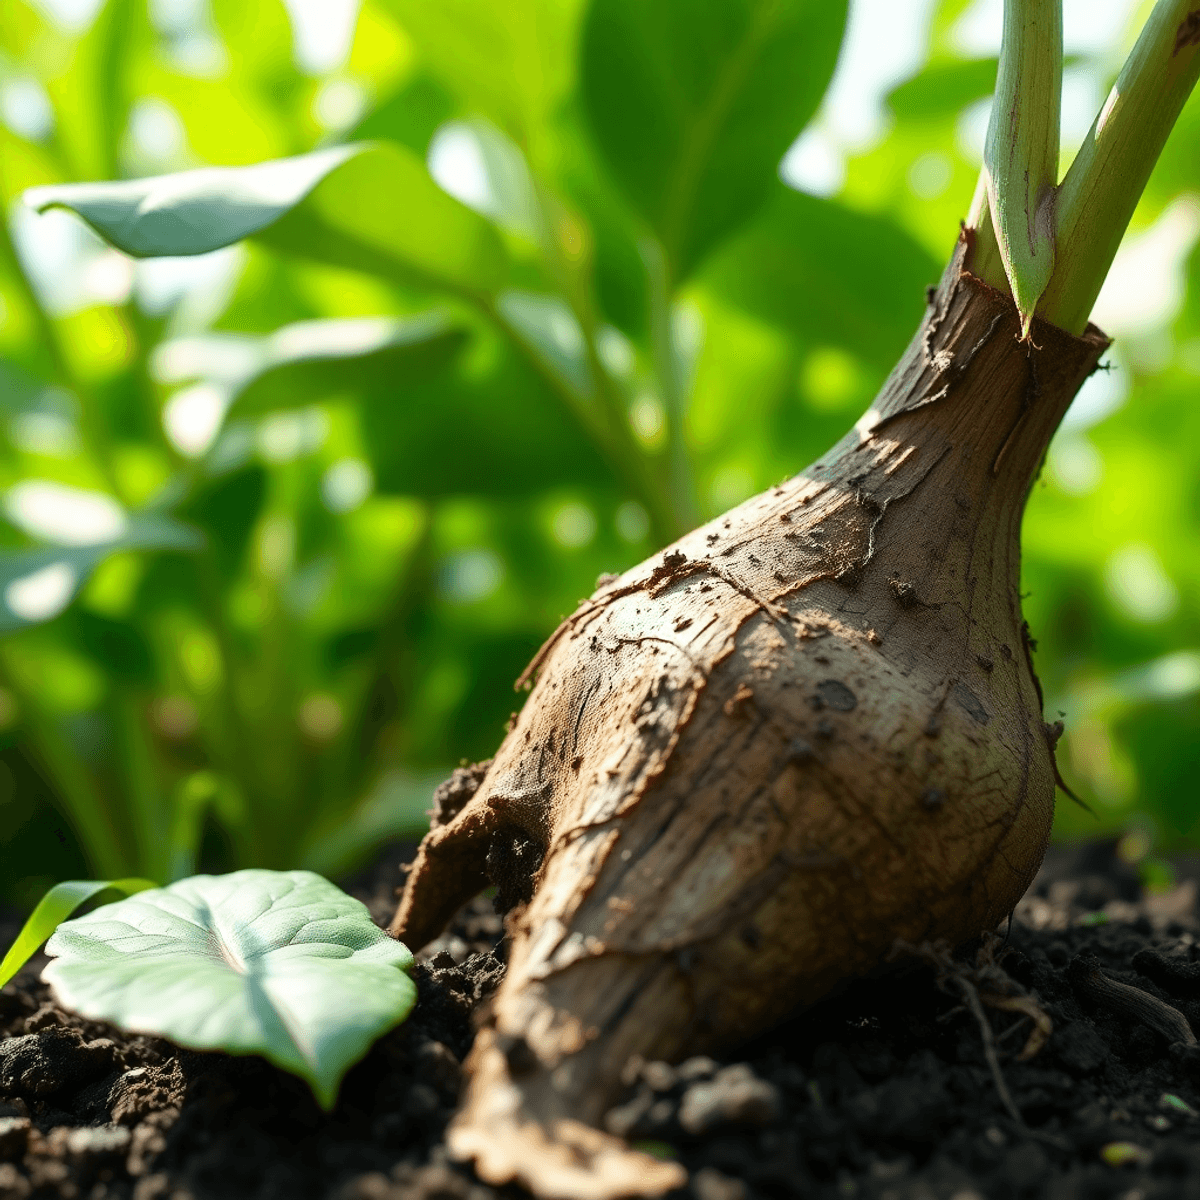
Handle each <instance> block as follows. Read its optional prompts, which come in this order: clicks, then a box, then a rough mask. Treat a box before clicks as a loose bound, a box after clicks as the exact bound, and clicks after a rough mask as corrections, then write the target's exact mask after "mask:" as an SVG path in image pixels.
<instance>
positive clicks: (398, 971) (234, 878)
mask: <svg viewBox="0 0 1200 1200" xmlns="http://www.w3.org/2000/svg"><path fill="white" fill-rule="evenodd" d="M46 953H47V954H49V955H51V956H53V957H54V960H55V961H54V962H52V963H50V965H49V966H48V967H47V968H46V970H45V972H44V974H43V978H44V979H45V980H46V982H47V983H49V984H50V985H51V986H52V987H53V988H54V992H55V995H56V996H57V998H58V1000H59V1002H60V1003H62V1004H63V1005H65V1006H66V1007H68V1008H71V1009H74V1010H75V1011H76V1012H79V1013H81V1014H83V1015H84V1016H86V1017H90V1018H92V1019H93V1020H101V1021H111V1022H112V1023H113V1024H115V1025H117V1026H119V1027H121V1028H122V1029H126V1030H131V1031H135V1030H136V1031H139V1032H144V1033H153V1034H158V1035H160V1036H162V1037H168V1038H171V1039H172V1040H173V1041H175V1042H178V1043H179V1044H180V1045H182V1046H188V1047H191V1048H192V1049H196V1050H224V1051H226V1052H227V1053H230V1054H261V1055H262V1056H263V1057H264V1058H266V1059H267V1060H268V1061H270V1062H272V1063H274V1064H275V1065H276V1066H277V1067H280V1068H282V1069H283V1070H285V1071H290V1072H291V1073H292V1074H294V1075H298V1076H300V1078H302V1079H304V1080H306V1081H307V1082H308V1083H309V1085H310V1086H311V1087H312V1089H313V1093H314V1094H315V1096H316V1098H317V1101H318V1103H319V1104H320V1105H321V1107H322V1108H325V1109H330V1108H332V1107H333V1104H334V1101H335V1100H336V1098H337V1090H338V1085H339V1084H340V1083H341V1079H342V1076H343V1075H344V1074H345V1073H346V1071H347V1070H348V1069H349V1067H350V1066H351V1065H352V1064H354V1063H356V1062H357V1061H358V1060H359V1059H360V1058H361V1057H362V1056H363V1055H364V1054H365V1053H366V1052H367V1049H368V1048H369V1047H370V1045H371V1043H372V1042H374V1041H375V1039H376V1038H378V1037H379V1036H380V1035H381V1034H382V1033H384V1032H385V1031H386V1030H388V1029H390V1028H392V1027H393V1026H394V1025H397V1024H399V1023H400V1022H401V1021H403V1020H404V1018H405V1017H407V1016H408V1014H409V1012H410V1011H411V1009H412V1006H413V1004H414V1003H415V1002H416V998H417V990H416V987H415V985H414V984H413V982H412V980H411V979H409V977H408V976H407V975H406V974H405V972H406V971H408V970H409V969H410V968H411V967H412V964H413V956H412V954H410V953H409V951H408V950H407V949H406V948H405V947H404V946H403V945H401V944H400V943H399V942H397V941H394V940H393V939H391V938H389V937H388V936H387V934H385V933H384V932H383V931H382V930H381V929H379V928H378V927H377V926H376V925H375V924H374V923H373V922H372V921H371V918H370V915H369V914H368V912H367V909H366V906H365V905H363V904H361V903H360V902H359V901H357V900H355V899H353V898H352V897H350V896H347V895H346V894H345V893H344V892H342V891H341V890H340V889H339V888H337V887H335V886H334V885H333V884H332V883H329V882H328V880H325V879H322V878H321V877H320V876H319V875H314V874H312V873H311V872H309V871H263V870H247V871H236V872H234V873H233V874H231V875H196V876H193V877H192V878H191V879H183V880H180V881H179V882H178V883H173V884H171V885H170V886H169V887H165V888H156V889H155V890H153V891H148V892H143V893H142V894H140V895H139V896H137V897H135V898H133V899H130V900H123V901H121V902H120V903H118V904H115V905H110V906H108V907H106V908H104V909H102V910H99V911H97V912H93V913H89V914H88V915H87V916H84V917H80V918H79V919H78V920H75V921H68V922H67V923H65V924H64V925H62V926H60V928H59V930H58V932H57V933H55V935H54V936H53V937H52V938H51V939H50V942H49V943H48V944H47V946H46Z"/></svg>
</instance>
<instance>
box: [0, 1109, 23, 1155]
mask: <svg viewBox="0 0 1200 1200" xmlns="http://www.w3.org/2000/svg"><path fill="white" fill-rule="evenodd" d="M29 1129H30V1124H29V1118H28V1117H0V1158H4V1159H16V1158H20V1157H21V1156H22V1155H23V1154H24V1153H25V1145H26V1143H27V1142H28V1141H29Z"/></svg>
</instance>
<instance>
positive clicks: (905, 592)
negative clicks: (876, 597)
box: [888, 579, 921, 608]
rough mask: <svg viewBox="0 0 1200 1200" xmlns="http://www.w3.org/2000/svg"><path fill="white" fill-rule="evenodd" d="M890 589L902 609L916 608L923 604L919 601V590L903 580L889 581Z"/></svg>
mask: <svg viewBox="0 0 1200 1200" xmlns="http://www.w3.org/2000/svg"><path fill="white" fill-rule="evenodd" d="M888 587H890V588H891V590H892V595H893V596H894V597H895V598H896V603H897V604H899V605H900V607H901V608H915V607H916V606H917V605H918V604H920V603H921V602H920V600H918V599H917V589H916V588H915V587H913V585H912V584H911V583H908V582H907V581H905V580H903V579H889V580H888Z"/></svg>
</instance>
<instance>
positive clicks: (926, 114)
mask: <svg viewBox="0 0 1200 1200" xmlns="http://www.w3.org/2000/svg"><path fill="white" fill-rule="evenodd" d="M1082 61H1083V59H1082V57H1081V56H1080V55H1078V54H1067V55H1064V56H1063V69H1064V70H1065V69H1066V68H1068V67H1075V66H1078V65H1079V64H1080V63H1081V62H1082ZM999 65H1000V60H999V59H998V58H969V59H966V60H962V59H952V60H949V61H947V60H943V61H941V62H935V63H930V65H929V66H927V67H926V68H925V69H924V70H923V71H922V72H920V74H918V75H914V76H913V77H912V78H911V79H906V80H905V81H904V82H903V83H902V84H900V85H899V86H898V87H895V88H893V89H892V90H891V91H890V92H888V94H887V97H886V100H887V106H888V108H890V109H891V110H892V112H894V113H895V114H896V116H898V117H900V118H902V119H905V120H915V121H920V120H932V119H937V118H939V117H952V116H954V115H956V114H957V113H958V112H960V111H961V110H962V109H964V108H966V107H967V105H968V104H974V103H975V101H976V100H982V99H984V98H985V97H986V96H990V95H991V94H992V93H993V92H994V91H995V90H996V71H997V69H998V67H999Z"/></svg>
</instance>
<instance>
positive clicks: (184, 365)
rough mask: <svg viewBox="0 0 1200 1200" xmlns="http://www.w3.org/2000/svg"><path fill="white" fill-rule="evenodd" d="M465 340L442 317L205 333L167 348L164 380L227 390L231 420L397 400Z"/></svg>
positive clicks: (320, 322) (310, 323)
mask: <svg viewBox="0 0 1200 1200" xmlns="http://www.w3.org/2000/svg"><path fill="white" fill-rule="evenodd" d="M466 337H467V331H466V330H465V329H464V328H463V327H462V326H461V325H454V324H451V323H450V322H449V321H448V320H447V319H446V318H444V317H442V316H441V315H440V314H437V313H427V314H424V315H422V316H417V317H409V318H405V319H395V318H391V317H355V318H345V319H340V320H337V319H330V320H318V321H297V322H295V323H294V324H291V325H285V326H284V327H283V328H282V329H278V330H276V331H275V333H273V334H271V336H270V337H265V338H253V337H247V336H241V335H237V334H221V333H212V334H199V335H196V336H194V337H189V338H179V339H176V340H175V341H173V342H168V343H166V344H165V345H164V346H163V347H162V350H161V353H160V356H159V362H160V365H161V367H162V368H163V370H162V371H160V375H161V376H162V377H163V378H164V379H165V380H166V381H167V382H171V383H177V382H183V381H184V380H186V379H196V378H202V377H207V378H210V379H213V380H215V381H216V382H217V383H218V384H219V385H223V386H225V387H227V388H228V389H229V392H230V395H231V397H232V399H231V404H230V409H229V415H231V416H232V415H238V416H242V415H246V414H249V413H263V412H270V411H272V410H278V409H288V408H302V407H304V406H305V405H308V404H312V403H314V402H315V401H319V400H323V399H326V398H327V397H329V396H332V395H335V394H344V393H350V394H359V395H365V396H368V397H379V396H397V395H399V394H402V393H403V392H404V390H405V389H406V388H408V387H412V386H415V385H416V384H418V383H423V382H425V381H426V380H427V379H429V378H431V377H432V376H434V375H436V374H437V372H438V371H440V370H441V369H442V368H443V367H444V366H446V364H447V363H449V362H450V360H451V359H452V358H453V357H454V355H455V354H456V353H457V352H458V350H459V349H460V348H461V347H462V345H463V343H464V341H465V340H466Z"/></svg>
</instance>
